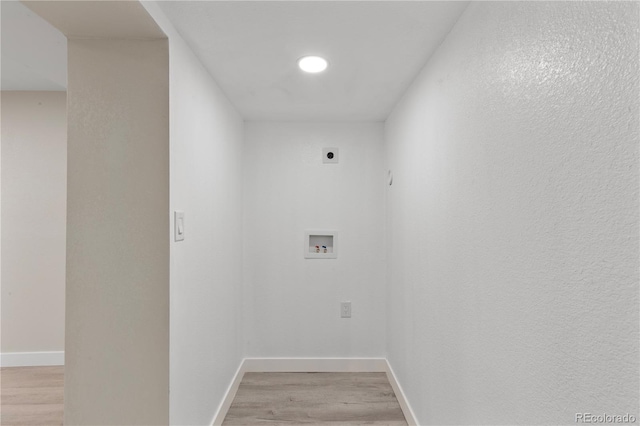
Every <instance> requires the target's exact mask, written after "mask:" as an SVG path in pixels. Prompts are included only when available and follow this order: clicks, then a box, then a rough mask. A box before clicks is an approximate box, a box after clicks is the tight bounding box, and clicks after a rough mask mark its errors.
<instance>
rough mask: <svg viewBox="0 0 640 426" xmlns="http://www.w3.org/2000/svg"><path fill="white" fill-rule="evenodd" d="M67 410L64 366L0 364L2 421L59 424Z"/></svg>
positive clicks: (38, 425) (11, 425) (12, 424)
mask: <svg viewBox="0 0 640 426" xmlns="http://www.w3.org/2000/svg"><path fill="white" fill-rule="evenodd" d="M63 413H64V367H62V366H53V367H3V368H0V424H2V425H3V426H5V425H6V426H23V425H29V426H45V425H46V426H52V425H55V426H58V425H62V421H63Z"/></svg>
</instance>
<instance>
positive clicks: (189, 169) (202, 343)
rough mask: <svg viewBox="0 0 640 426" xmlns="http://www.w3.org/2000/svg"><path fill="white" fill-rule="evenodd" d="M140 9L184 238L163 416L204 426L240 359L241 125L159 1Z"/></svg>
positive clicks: (178, 249)
mask: <svg viewBox="0 0 640 426" xmlns="http://www.w3.org/2000/svg"><path fill="white" fill-rule="evenodd" d="M145 7H146V8H147V10H148V11H149V13H150V14H151V15H152V16H153V18H154V19H155V20H156V21H157V22H158V24H159V25H160V26H161V27H162V29H163V31H165V33H166V34H167V35H168V36H169V47H170V63H171V210H172V212H173V211H174V210H181V211H184V213H185V239H184V241H180V242H172V243H171V402H170V404H171V407H170V419H171V424H176V425H204V424H210V423H211V421H212V419H213V417H214V414H215V413H216V410H217V409H218V404H219V403H220V402H221V401H222V398H223V397H224V395H225V393H226V391H227V387H228V386H229V384H230V383H231V381H232V379H233V376H234V374H235V372H236V370H237V368H238V366H239V365H240V362H241V360H242V355H243V352H242V339H243V333H242V150H243V122H242V118H241V117H240V116H239V115H238V113H237V112H236V111H235V109H234V108H233V107H232V105H231V104H230V102H229V101H228V100H227V98H226V97H225V96H224V94H223V93H222V92H221V91H220V89H219V87H218V86H217V84H216V83H215V81H214V80H213V79H212V78H211V76H210V75H209V74H208V73H207V72H206V71H205V70H204V68H203V67H202V65H201V64H200V62H199V60H198V59H197V58H196V57H195V55H194V54H193V53H192V51H191V50H190V48H189V47H188V46H187V45H186V43H185V42H184V41H183V40H182V38H181V37H180V36H179V35H178V34H177V32H176V31H175V29H174V28H173V27H172V26H171V24H170V23H169V22H168V21H167V20H166V17H165V16H164V15H163V13H162V11H160V10H159V9H158V8H157V5H155V4H149V3H147V4H145ZM172 214H173V213H172ZM171 232H172V234H171V238H172V241H173V222H172V227H171Z"/></svg>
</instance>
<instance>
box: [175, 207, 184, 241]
mask: <svg viewBox="0 0 640 426" xmlns="http://www.w3.org/2000/svg"><path fill="white" fill-rule="evenodd" d="M173 233H174V237H175V240H176V241H182V240H184V212H180V211H177V210H176V211H175V212H174V223H173Z"/></svg>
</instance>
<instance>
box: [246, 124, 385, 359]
mask: <svg viewBox="0 0 640 426" xmlns="http://www.w3.org/2000/svg"><path fill="white" fill-rule="evenodd" d="M245 126H246V128H245V131H246V150H245V151H246V152H245V157H244V158H245V202H244V206H245V211H244V216H245V233H244V236H245V238H244V241H245V250H244V271H245V273H244V280H245V315H246V316H245V318H246V342H247V343H246V356H249V357H380V356H384V351H385V343H384V308H385V302H384V268H385V266H384V258H385V252H384V249H383V247H384V216H383V213H384V211H383V209H382V206H383V205H384V178H385V175H384V169H383V157H382V149H383V145H382V135H383V126H382V123H246V125H245ZM323 147H338V148H339V161H340V162H339V163H338V164H323V163H322V148H323ZM314 228H315V229H336V230H338V232H339V240H338V258H337V259H333V260H331V259H305V258H304V253H303V247H304V242H303V241H304V232H305V230H306V229H314ZM342 300H350V301H351V302H352V311H353V312H352V314H353V316H352V318H351V319H343V318H340V301H342Z"/></svg>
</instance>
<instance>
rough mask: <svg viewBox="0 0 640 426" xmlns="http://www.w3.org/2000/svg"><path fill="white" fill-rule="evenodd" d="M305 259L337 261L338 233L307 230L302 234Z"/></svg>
mask: <svg viewBox="0 0 640 426" xmlns="http://www.w3.org/2000/svg"><path fill="white" fill-rule="evenodd" d="M304 257H305V259H337V258H338V233H337V232H336V231H333V230H315V229H314V230H308V231H306V232H305V234H304Z"/></svg>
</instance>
